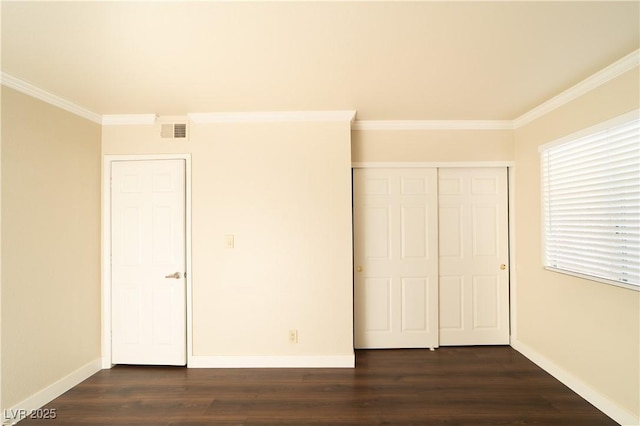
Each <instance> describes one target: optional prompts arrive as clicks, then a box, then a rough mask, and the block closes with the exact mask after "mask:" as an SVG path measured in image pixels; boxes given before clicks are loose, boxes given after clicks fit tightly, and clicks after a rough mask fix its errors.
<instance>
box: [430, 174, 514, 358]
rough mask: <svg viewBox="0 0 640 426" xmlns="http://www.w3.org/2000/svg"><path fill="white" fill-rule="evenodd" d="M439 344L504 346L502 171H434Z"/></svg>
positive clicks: (504, 186)
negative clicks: (436, 172) (437, 232)
mask: <svg viewBox="0 0 640 426" xmlns="http://www.w3.org/2000/svg"><path fill="white" fill-rule="evenodd" d="M438 182H439V183H438V187H439V189H438V194H439V196H438V204H439V210H440V214H439V218H440V221H439V234H440V243H439V257H440V280H439V281H440V313H439V314H440V315H439V316H440V345H443V346H444V345H456V346H460V345H499V344H509V272H508V269H507V265H508V264H509V234H508V218H507V215H508V213H507V170H506V168H442V169H439V171H438Z"/></svg>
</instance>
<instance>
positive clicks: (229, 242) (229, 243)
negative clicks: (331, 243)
mask: <svg viewBox="0 0 640 426" xmlns="http://www.w3.org/2000/svg"><path fill="white" fill-rule="evenodd" d="M224 248H233V235H225V236H224Z"/></svg>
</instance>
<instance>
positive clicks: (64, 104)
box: [2, 71, 102, 124]
mask: <svg viewBox="0 0 640 426" xmlns="http://www.w3.org/2000/svg"><path fill="white" fill-rule="evenodd" d="M2 85H3V86H6V87H9V88H11V89H14V90H17V91H18V92H22V93H24V94H25V95H29V96H31V97H33V98H36V99H39V100H41V101H43V102H46V103H48V104H51V105H53V106H56V107H58V108H60V109H63V110H65V111H68V112H70V113H72V114H76V115H79V116H80V117H82V118H86V119H87V120H90V121H93V122H94V123H98V124H102V117H101V116H100V114H96V113H95V112H93V111H89V110H88V109H86V108H83V107H81V106H79V105H76V104H74V103H73V102H69V101H68V100H66V99H63V98H61V97H59V96H57V95H54V94H53V93H50V92H47V91H46V90H42V89H40V88H38V87H36V86H34V85H33V84H31V83H27V82H26V81H23V80H20V79H19V78H17V77H14V76H12V75H11V74H8V73H6V72H4V71H2Z"/></svg>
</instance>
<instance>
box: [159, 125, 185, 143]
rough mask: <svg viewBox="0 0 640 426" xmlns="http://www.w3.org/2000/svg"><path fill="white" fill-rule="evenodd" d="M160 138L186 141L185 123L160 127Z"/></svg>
mask: <svg viewBox="0 0 640 426" xmlns="http://www.w3.org/2000/svg"><path fill="white" fill-rule="evenodd" d="M160 137H161V138H163V139H184V140H186V139H187V123H168V124H162V126H161V127H160Z"/></svg>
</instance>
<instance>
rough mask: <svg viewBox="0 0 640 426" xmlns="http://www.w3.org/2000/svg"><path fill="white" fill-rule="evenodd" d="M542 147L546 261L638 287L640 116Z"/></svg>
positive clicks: (553, 266)
mask: <svg viewBox="0 0 640 426" xmlns="http://www.w3.org/2000/svg"><path fill="white" fill-rule="evenodd" d="M635 117H636V118H635V119H632V120H630V121H626V122H625V123H624V124H617V125H615V126H613V127H609V128H606V129H605V130H600V131H596V132H594V133H591V134H588V135H583V136H581V137H579V138H576V139H573V140H569V141H567V142H565V143H561V144H554V145H553V146H551V147H549V148H544V147H543V149H542V150H541V155H542V157H541V162H542V203H543V216H544V217H543V220H544V241H543V243H544V262H545V266H546V267H547V268H551V269H554V270H559V271H561V272H568V273H573V274H578V275H581V276H586V277H587V278H594V279H598V280H605V281H607V282H612V283H616V284H621V285H623V286H624V287H630V288H636V289H640V119H638V118H637V117H638V115H637V114H635Z"/></svg>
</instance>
